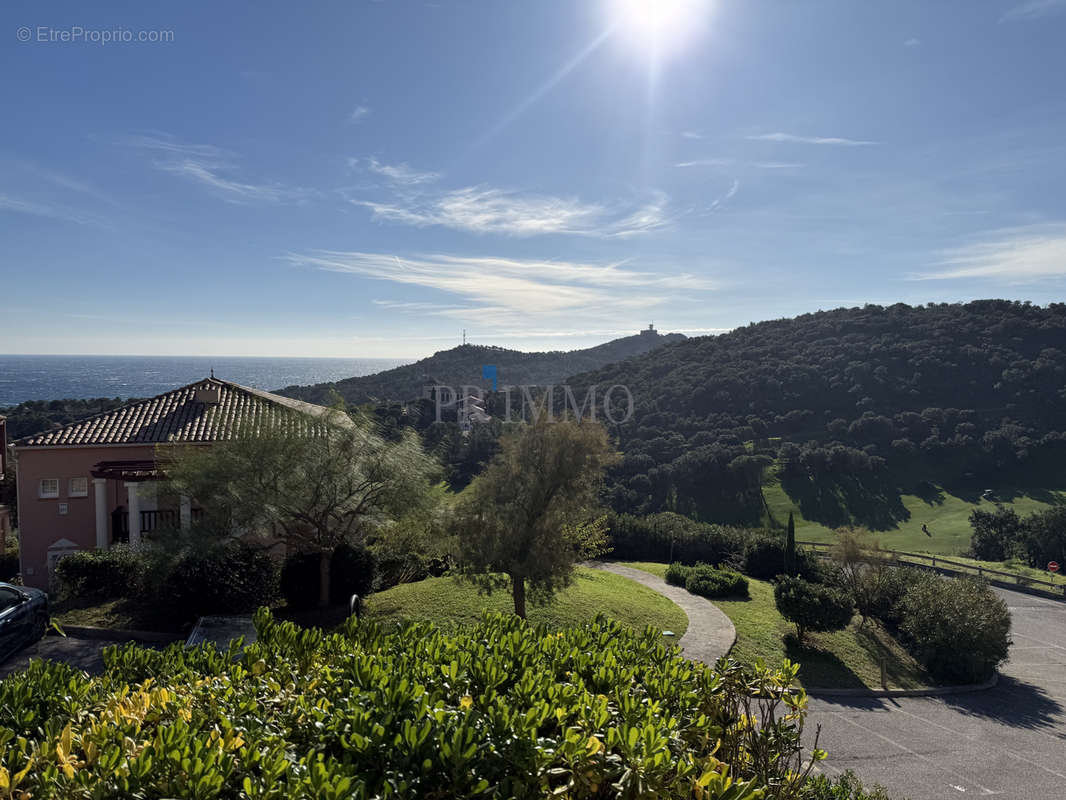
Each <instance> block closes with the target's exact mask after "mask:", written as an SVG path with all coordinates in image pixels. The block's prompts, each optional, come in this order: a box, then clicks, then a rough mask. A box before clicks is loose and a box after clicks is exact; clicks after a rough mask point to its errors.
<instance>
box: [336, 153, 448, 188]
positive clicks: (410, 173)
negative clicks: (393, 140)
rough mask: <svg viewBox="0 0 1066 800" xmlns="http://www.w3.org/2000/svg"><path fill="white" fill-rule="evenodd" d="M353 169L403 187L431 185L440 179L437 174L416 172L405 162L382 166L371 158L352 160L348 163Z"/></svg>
mask: <svg viewBox="0 0 1066 800" xmlns="http://www.w3.org/2000/svg"><path fill="white" fill-rule="evenodd" d="M348 163H349V164H350V165H351V166H352V167H353V168H357V169H362V168H364V167H365V168H366V169H368V170H370V171H371V172H373V173H374V174H375V175H380V176H381V177H383V178H386V179H387V180H389V181H391V182H392V183H398V184H402V185H404V186H418V185H420V184H423V183H433V182H434V181H437V180H439V179H440V173H439V172H431V171H429V170H418V169H415V168H413V167H412V166H411V165H410V164H407V163H406V162H403V163H400V164H383V163H381V162H380V161H378V160H377V159H376V158H374V157H373V156H371V157H370V158H366V159H359V158H352V159H349V162H348Z"/></svg>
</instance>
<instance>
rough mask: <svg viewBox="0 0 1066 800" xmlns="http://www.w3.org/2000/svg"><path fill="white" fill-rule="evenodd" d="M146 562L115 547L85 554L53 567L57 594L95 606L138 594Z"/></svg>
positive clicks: (125, 548) (68, 558) (122, 547)
mask: <svg viewBox="0 0 1066 800" xmlns="http://www.w3.org/2000/svg"><path fill="white" fill-rule="evenodd" d="M146 568H147V562H146V559H145V556H144V554H143V553H140V552H138V551H136V550H131V549H130V548H128V547H125V546H123V545H119V546H117V547H113V548H111V549H110V550H85V551H81V552H78V553H71V554H70V555H68V556H64V557H63V558H62V559H60V561H59V563H58V564H56V571H55V574H56V578H57V580H58V582H59V591H60V594H61V595H63V596H64V597H66V598H69V599H71V600H73V601H74V602H77V603H96V602H100V601H103V600H111V599H114V598H117V597H135V596H138V595H139V594H140V593H141V590H142V587H143V585H144V576H145V571H146Z"/></svg>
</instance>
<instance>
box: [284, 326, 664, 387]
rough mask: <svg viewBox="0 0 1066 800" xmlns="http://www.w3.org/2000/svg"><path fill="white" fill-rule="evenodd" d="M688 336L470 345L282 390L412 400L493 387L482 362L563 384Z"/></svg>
mask: <svg viewBox="0 0 1066 800" xmlns="http://www.w3.org/2000/svg"><path fill="white" fill-rule="evenodd" d="M684 338H685V337H684V336H683V335H681V334H679V333H668V334H658V333H656V332H654V331H652V332H647V331H646V332H644V333H642V334H638V335H635V336H626V337H624V338H621V339H614V340H613V341H610V342H607V343H605V344H601V345H597V346H596V347H590V348H587V349H585V350H570V351H568V352H563V351H551V352H544V353H524V352H521V351H519V350H507V349H504V348H502V347H487V346H484V345H473V344H466V345H461V346H459V347H453V348H452V349H451V350H441V351H440V352H438V353H434V354H433V355H432V356H430V357H429V358H424V359H422V360H421V361H417V362H415V363H414V364H407V365H405V366H402V367H396V368H395V369H390V370H386V371H385V372H378V373H376V374H374V375H366V376H363V377H359V378H348V379H347V380H342V381H337V382H336V383H316V384H314V385H313V386H288V387H286V388H284V389H282V390H281V391H280V392H279V394H284V395H287V396H289V397H295V398H298V399H300V400H306V401H308V402H311V403H328V402H330V399H331V396H332V395H333V393H334V392H336V393H337V394H339V395H340V396H341V397H343V398H344V399H345V400H346V401H347V402H349V403H366V402H372V401H382V400H384V401H392V400H412V399H415V398H417V397H420V396H421V395H422V387H423V386H424V385H426V384H427V383H435V384H442V385H445V386H454V387H459V386H463V385H470V386H485V387H487V386H488V382H487V381H485V380H483V379H482V367H483V366H485V365H494V366H495V367H496V370H497V381H498V385H500V386H506V385H510V386H519V385H522V384H531V385H538V386H543V385H547V384H557V383H561V382H562V381H563V380H564V379H565V378H566V377H567V376H568V375H573V374H575V373H577V372H584V371H587V370H592V369H599V368H600V367H603V366H605V365H607V364H611V363H613V362H616V361H622V360H624V359H627V358H631V357H632V356H635V355H640V354H642V353H647V352H648V351H649V350H653V349H655V348H657V347H659V346H661V345H663V344H665V343H668V342H676V341H681V340H683V339H684Z"/></svg>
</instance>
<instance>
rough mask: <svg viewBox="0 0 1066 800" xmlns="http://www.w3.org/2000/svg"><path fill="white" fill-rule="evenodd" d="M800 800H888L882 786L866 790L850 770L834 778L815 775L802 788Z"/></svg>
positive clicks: (876, 785) (874, 786) (875, 785)
mask: <svg viewBox="0 0 1066 800" xmlns="http://www.w3.org/2000/svg"><path fill="white" fill-rule="evenodd" d="M800 796H801V797H802V800H890V798H889V796H888V793H887V792H885V789H884V787H883V786H881V785H879V784H874V785H873V786H872V787H871V788H869V789H867V788H866V787H865V786H863V785H862V781H860V780H859V778H858V776H856V775H855V773H854V772H852V771H851V770H850V769H849V770H846V771H844V772H843V773H841V774H840V775H838V776H837V777H836V778H829V777H827V776H826V775H815V776H814V777H813V778H811V779H810V780H809V781H807V785H806V786H804V787H803V793H802V794H801V795H800Z"/></svg>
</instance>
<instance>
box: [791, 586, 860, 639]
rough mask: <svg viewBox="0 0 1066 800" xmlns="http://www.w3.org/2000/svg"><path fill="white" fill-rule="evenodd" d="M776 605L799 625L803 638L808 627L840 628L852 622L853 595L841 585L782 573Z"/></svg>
mask: <svg viewBox="0 0 1066 800" xmlns="http://www.w3.org/2000/svg"><path fill="white" fill-rule="evenodd" d="M774 605H776V606H777V610H778V611H780V612H781V616H783V617H784V618H785V619H787V620H788V621H789V622H792V623H793V624H795V626H796V633H797V635H798V637H799V638H800V639H802V638H803V635H804V634H805V633H806V632H807V631H838V630H842V629H843V628H845V627H847V625H848V623H849V622H851V614H852V610H853V607H852V603H851V597H850V596H848V594H847V593H846V592H844V591H841V590H840V589H836V588H833V587H831V586H822V585H820V584H817V583H808V582H807V581H805V580H803V578H796V577H792V576H790V575H782V576H781V577H780V578H778V580H777V583H775V584H774Z"/></svg>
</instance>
